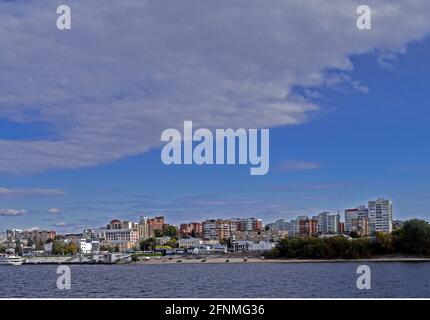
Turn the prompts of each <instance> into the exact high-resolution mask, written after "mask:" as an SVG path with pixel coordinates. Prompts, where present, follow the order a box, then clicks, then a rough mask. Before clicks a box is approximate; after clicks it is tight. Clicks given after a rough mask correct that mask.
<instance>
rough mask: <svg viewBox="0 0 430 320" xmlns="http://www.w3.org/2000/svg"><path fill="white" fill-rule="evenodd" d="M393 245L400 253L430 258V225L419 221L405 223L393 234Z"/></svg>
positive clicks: (413, 220)
mask: <svg viewBox="0 0 430 320" xmlns="http://www.w3.org/2000/svg"><path fill="white" fill-rule="evenodd" d="M393 244H394V247H395V249H396V251H398V252H400V253H404V254H415V255H422V256H430V225H429V224H428V223H427V222H426V221H424V220H419V219H412V220H408V221H406V222H405V223H404V225H403V227H402V228H400V229H398V230H395V231H394V232H393Z"/></svg>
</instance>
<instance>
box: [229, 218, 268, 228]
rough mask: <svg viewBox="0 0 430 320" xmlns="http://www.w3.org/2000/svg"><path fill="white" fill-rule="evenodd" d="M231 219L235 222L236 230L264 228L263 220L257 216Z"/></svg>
mask: <svg viewBox="0 0 430 320" xmlns="http://www.w3.org/2000/svg"><path fill="white" fill-rule="evenodd" d="M231 221H232V223H234V225H235V229H236V231H261V230H262V229H263V221H262V220H261V219H258V218H255V217H252V218H234V219H232V220H231Z"/></svg>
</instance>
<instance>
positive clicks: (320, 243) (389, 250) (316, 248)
mask: <svg viewBox="0 0 430 320" xmlns="http://www.w3.org/2000/svg"><path fill="white" fill-rule="evenodd" d="M387 254H402V255H414V256H430V225H429V224H428V223H427V222H426V221H423V220H418V219H413V220H408V221H406V222H405V224H404V226H403V227H402V228H400V229H398V230H396V231H394V232H393V233H391V234H384V233H377V234H376V236H375V238H373V239H368V238H366V239H355V240H348V239H345V238H342V237H334V238H312V237H293V238H285V239H282V240H280V241H279V243H278V244H277V246H276V248H275V249H273V250H272V251H271V252H270V253H268V257H269V258H270V257H273V258H279V257H282V258H296V259H336V258H337V259H360V258H370V257H374V256H380V255H387Z"/></svg>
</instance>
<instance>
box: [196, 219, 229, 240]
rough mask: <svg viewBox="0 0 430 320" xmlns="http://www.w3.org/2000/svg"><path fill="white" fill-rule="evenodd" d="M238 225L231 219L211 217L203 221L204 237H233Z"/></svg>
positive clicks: (213, 238)
mask: <svg viewBox="0 0 430 320" xmlns="http://www.w3.org/2000/svg"><path fill="white" fill-rule="evenodd" d="M235 231H236V225H235V224H234V223H233V222H232V221H231V220H224V219H210V220H206V221H204V222H203V238H204V239H207V240H223V239H231V238H233V234H234V232H235Z"/></svg>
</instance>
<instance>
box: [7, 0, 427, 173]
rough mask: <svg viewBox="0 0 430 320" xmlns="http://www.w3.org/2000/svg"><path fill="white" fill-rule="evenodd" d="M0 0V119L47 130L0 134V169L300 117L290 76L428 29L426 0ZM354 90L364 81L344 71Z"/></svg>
mask: <svg viewBox="0 0 430 320" xmlns="http://www.w3.org/2000/svg"><path fill="white" fill-rule="evenodd" d="M57 4H58V3H57V1H43V2H40V1H25V2H0V46H1V48H2V50H1V54H0V68H1V70H2V71H1V72H2V77H1V78H0V105H1V108H0V117H3V118H7V119H8V120H10V121H15V122H19V123H24V124H25V123H31V122H34V121H38V122H42V123H47V124H49V125H51V126H52V128H53V130H54V131H55V137H53V138H45V139H36V140H34V139H33V140H27V141H22V140H21V141H18V140H8V139H1V140H0V149H1V150H2V157H1V158H0V171H6V172H34V171H42V170H46V169H56V168H57V169H58V168H79V167H85V166H92V165H97V164H100V163H105V162H108V161H114V160H116V159H120V158H122V157H126V156H130V155H137V154H142V153H144V152H146V151H148V150H149V149H150V148H152V147H157V146H159V143H160V133H161V131H162V130H163V129H165V128H169V127H180V126H181V124H182V123H183V121H184V120H193V122H194V123H195V124H196V125H197V124H198V125H201V126H204V127H209V128H215V127H219V128H223V127H248V128H249V127H256V128H259V127H273V126H280V125H291V124H300V123H303V122H305V121H307V120H308V118H309V114H310V113H312V112H315V111H317V110H318V106H317V105H315V104H313V103H311V102H310V101H308V100H306V98H305V97H301V96H297V95H295V94H294V92H293V89H294V87H296V86H303V87H309V88H311V87H315V86H319V85H324V84H325V79H326V76H327V74H326V71H327V70H330V69H337V70H339V71H341V72H348V71H350V70H351V69H352V68H353V65H352V63H351V61H350V59H349V57H350V56H351V55H354V54H362V53H368V52H376V53H380V54H381V55H384V56H385V57H387V56H390V55H393V54H394V55H395V54H396V53H399V52H400V53H402V52H405V48H406V45H407V43H408V42H410V41H413V40H419V39H421V38H423V37H424V36H425V35H426V34H428V32H429V30H430V19H429V16H428V12H430V2H428V1H426V0H414V1H412V0H409V1H405V0H386V1H369V2H368V4H369V5H370V6H371V8H372V12H373V17H372V30H371V31H365V32H363V31H359V30H357V29H356V27H355V19H356V17H357V15H356V7H357V5H359V4H361V2H360V1H352V0H350V1H345V0H333V1H322V0H300V1H299V0H298V1H288V2H286V1H275V0H268V1H258V0H247V1H242V0H236V1H230V0H229V1H227V0H219V1H201V0H184V1H175V2H172V1H165V0H158V1H155V0H152V1H151V0H147V1H145V0H112V1H110V2H109V5H106V4H105V1H102V0H94V1H91V2H88V1H83V0H76V1H73V5H72V6H71V7H72V17H73V18H72V30H68V31H59V30H57V29H56V27H55V19H56V15H55V9H56V5H57ZM351 81H352V82H351V84H352V86H353V87H354V88H355V89H357V90H362V91H366V90H367V87H366V85H365V84H361V83H360V82H354V81H355V80H351Z"/></svg>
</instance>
